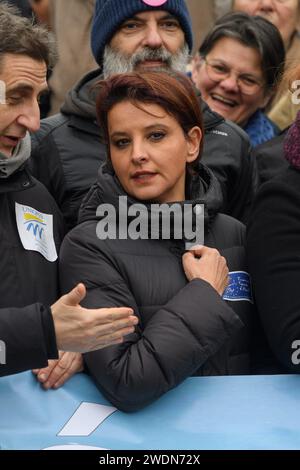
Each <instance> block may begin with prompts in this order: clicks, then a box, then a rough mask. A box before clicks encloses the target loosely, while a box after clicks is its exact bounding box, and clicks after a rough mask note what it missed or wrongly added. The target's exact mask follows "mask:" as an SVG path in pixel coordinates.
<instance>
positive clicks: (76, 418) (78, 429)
mask: <svg viewBox="0 0 300 470" xmlns="http://www.w3.org/2000/svg"><path fill="white" fill-rule="evenodd" d="M115 411H117V408H114V407H113V406H105V405H99V404H97V403H88V402H83V403H81V405H80V406H79V407H78V408H77V410H76V411H75V413H74V414H73V416H72V417H71V418H70V420H69V421H68V422H67V424H66V425H65V426H64V427H63V429H62V430H61V431H60V432H59V433H58V436H77V437H78V436H89V435H90V434H92V433H93V432H94V431H95V430H96V429H97V427H98V426H100V424H101V423H103V421H104V420H105V419H106V418H108V417H109V416H110V415H112V414H113V413H114V412H115Z"/></svg>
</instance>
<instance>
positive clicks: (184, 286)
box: [60, 166, 253, 411]
mask: <svg viewBox="0 0 300 470" xmlns="http://www.w3.org/2000/svg"><path fill="white" fill-rule="evenodd" d="M195 184H196V186H195V187H194V197H193V200H194V202H196V200H197V201H198V202H199V200H200V201H202V202H204V203H206V209H207V215H206V236H205V242H206V244H207V245H208V246H211V247H217V248H218V249H219V250H220V251H221V253H222V254H223V255H224V256H225V257H226V259H227V262H228V265H229V269H230V271H239V270H244V269H245V265H244V256H245V253H244V247H243V244H244V226H243V225H242V224H241V223H240V222H238V221H236V220H234V219H232V218H230V217H228V216H225V215H219V214H217V212H218V209H219V206H220V203H221V198H222V196H221V194H220V193H219V191H220V189H219V185H218V183H217V181H216V180H215V179H214V177H213V175H212V173H211V172H210V171H209V170H207V169H205V167H202V169H201V171H200V173H199V176H198V177H197V178H196V181H195ZM121 195H124V192H123V189H122V188H121V186H120V185H119V184H118V182H117V180H116V178H115V177H114V176H113V175H112V174H111V173H110V171H109V170H108V169H107V167H105V166H103V167H102V168H101V169H100V170H99V179H98V183H97V184H96V185H95V186H94V187H93V188H92V189H91V190H90V192H89V194H88V195H87V197H86V198H85V200H84V202H83V206H82V210H81V215H80V220H81V224H80V225H78V226H77V227H76V228H75V229H73V230H72V231H71V232H70V233H69V234H68V235H67V237H66V238H65V240H64V243H63V245H62V250H61V266H60V279H61V283H62V289H63V290H64V291H67V290H68V289H69V288H70V286H72V285H73V284H74V283H76V282H78V281H82V282H84V283H85V285H86V286H87V297H86V299H85V301H84V304H85V305H86V306H88V307H96V306H97V307H112V306H118V307H120V306H123V307H124V306H128V307H131V308H133V310H134V311H135V314H136V315H137V316H138V317H139V319H140V323H139V325H138V327H137V328H136V331H135V333H133V334H131V335H129V336H128V337H126V338H125V340H124V343H123V344H120V345H117V346H112V347H109V348H107V349H104V350H101V351H97V352H95V353H90V354H86V355H85V362H86V365H87V367H88V369H89V371H90V373H91V374H92V376H93V377H94V379H95V381H96V384H97V385H98V386H99V388H100V390H101V391H102V392H103V393H104V394H105V395H106V397H107V398H108V399H109V400H110V401H111V402H112V403H113V404H114V405H115V406H117V407H118V408H120V409H122V410H125V411H134V410H137V409H139V408H141V407H143V406H145V405H147V404H148V403H151V402H152V401H153V400H155V399H157V398H158V397H160V396H161V395H162V394H163V393H165V392H166V391H168V390H170V389H171V388H173V387H175V386H176V385H178V384H179V383H180V382H182V381H183V380H184V379H185V378H187V377H188V376H190V375H193V374H195V375H220V374H229V373H232V374H234V373H243V374H244V373H248V372H249V336H250V330H251V323H252V319H253V316H252V305H251V303H249V302H246V301H240V302H231V303H230V302H226V301H224V300H222V298H221V297H220V296H219V294H218V293H217V292H216V291H215V289H214V288H213V287H212V286H211V285H210V284H208V283H207V282H206V281H203V280H201V279H196V280H193V281H192V282H188V281H187V279H186V277H185V274H184V271H183V267H182V254H183V253H184V251H185V246H184V242H183V240H174V239H170V240H162V239H159V240H141V239H139V240H135V241H134V240H130V239H127V240H121V239H116V240H100V239H98V238H97V236H96V228H97V223H98V222H99V220H101V217H96V209H97V207H98V205H99V204H102V203H109V204H113V205H114V207H116V208H118V201H119V196H121ZM196 197H197V199H196ZM132 202H133V201H131V202H130V203H132Z"/></svg>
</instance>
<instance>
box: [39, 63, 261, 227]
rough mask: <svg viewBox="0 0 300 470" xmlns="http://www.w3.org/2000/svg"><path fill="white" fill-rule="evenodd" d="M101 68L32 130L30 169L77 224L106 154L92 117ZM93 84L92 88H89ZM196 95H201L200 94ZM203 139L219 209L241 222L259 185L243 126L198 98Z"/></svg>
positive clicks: (71, 221) (70, 220)
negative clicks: (216, 184) (218, 190)
mask: <svg viewBox="0 0 300 470" xmlns="http://www.w3.org/2000/svg"><path fill="white" fill-rule="evenodd" d="M100 76H101V70H96V71H94V72H91V73H90V74H88V75H86V76H85V77H84V78H83V79H82V81H80V82H79V84H78V85H77V86H76V87H75V88H74V89H73V90H71V91H70V93H69V95H68V96H67V99H66V102H65V104H64V106H63V107H62V112H61V113H60V114H57V115H55V116H53V117H50V118H48V119H45V120H43V121H42V124H41V129H40V130H39V131H38V132H37V133H35V134H34V135H33V136H32V146H33V151H32V156H31V170H32V172H33V174H34V175H35V176H36V178H37V179H38V180H39V181H41V182H42V183H44V185H45V186H46V187H47V188H48V190H49V191H50V193H51V194H52V196H53V197H54V198H55V200H56V202H57V204H58V206H59V208H60V209H61V211H62V212H63V214H64V217H65V220H66V222H67V224H68V226H69V227H73V226H74V225H76V222H77V217H78V210H79V207H80V204H81V201H82V198H83V196H84V195H85V194H86V193H87V192H88V190H89V189H90V187H91V185H92V184H93V183H94V182H95V180H96V178H97V171H98V169H99V166H100V165H101V163H103V162H104V161H105V159H106V147H105V145H104V144H103V142H102V141H101V137H100V130H99V127H98V125H97V122H96V109H95V101H96V91H95V89H93V86H94V85H95V84H96V83H97V82H98V81H99V79H100ZM91 90H92V91H91ZM199 99H200V98H199ZM202 111H203V117H204V127H205V144H204V151H203V156H202V161H203V163H204V164H205V165H207V166H208V167H209V168H210V169H211V170H212V171H213V172H214V174H215V176H216V177H217V178H218V180H219V182H220V183H221V187H222V193H223V200H222V212H224V213H226V214H228V215H231V216H232V217H235V218H237V219H239V220H242V221H243V222H245V221H246V220H247V216H248V211H249V208H250V206H251V203H252V199H253V196H254V192H255V190H256V185H257V172H256V166H255V160H254V159H253V158H252V157H251V156H250V154H249V140H248V137H247V135H246V134H245V133H244V131H243V130H242V129H241V128H240V127H238V126H236V125H235V124H233V123H231V122H229V121H225V120H224V119H223V118H222V117H221V116H219V115H218V114H216V113H214V112H213V111H211V110H210V109H209V108H208V106H207V105H206V104H204V103H202Z"/></svg>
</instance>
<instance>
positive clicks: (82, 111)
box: [61, 68, 225, 132]
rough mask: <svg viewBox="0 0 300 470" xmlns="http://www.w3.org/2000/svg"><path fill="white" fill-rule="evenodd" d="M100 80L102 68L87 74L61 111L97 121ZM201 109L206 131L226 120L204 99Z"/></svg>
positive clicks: (199, 95)
mask: <svg viewBox="0 0 300 470" xmlns="http://www.w3.org/2000/svg"><path fill="white" fill-rule="evenodd" d="M99 80H101V68H99V69H96V70H93V71H92V72H89V73H88V74H86V75H85V76H84V77H83V78H82V79H81V80H80V81H79V82H78V83H77V84H76V85H75V86H74V87H73V88H72V89H71V90H70V91H69V92H68V94H67V95H66V99H65V102H64V104H63V105H62V107H61V112H62V113H64V114H67V115H74V116H78V117H81V118H84V119H89V120H92V121H96V120H97V115H96V106H95V103H96V97H97V88H95V85H96V84H97V82H98V81H99ZM196 92H197V96H198V97H199V99H201V94H200V92H199V91H198V90H196ZM201 110H202V114H203V122H204V131H205V132H209V131H210V130H212V129H214V128H215V127H216V126H218V125H219V124H221V123H222V122H224V121H225V119H224V118H223V117H222V116H220V115H219V114H217V113H215V112H214V111H212V110H211V109H210V108H209V106H208V105H207V104H206V103H205V102H204V101H203V100H202V99H201Z"/></svg>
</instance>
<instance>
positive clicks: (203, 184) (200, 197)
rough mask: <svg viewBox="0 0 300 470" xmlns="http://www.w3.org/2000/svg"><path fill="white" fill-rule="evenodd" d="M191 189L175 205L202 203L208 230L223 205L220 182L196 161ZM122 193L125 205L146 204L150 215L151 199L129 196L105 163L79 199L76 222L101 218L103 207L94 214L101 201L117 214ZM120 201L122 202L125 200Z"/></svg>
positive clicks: (181, 206)
mask: <svg viewBox="0 0 300 470" xmlns="http://www.w3.org/2000/svg"><path fill="white" fill-rule="evenodd" d="M190 193H191V199H190V200H188V201H183V202H179V203H177V204H176V207H177V208H178V210H179V211H180V213H181V214H182V209H183V206H185V205H188V207H189V208H191V209H194V208H195V206H197V205H198V204H204V217H205V219H204V223H205V232H207V231H209V227H210V225H211V223H212V222H213V220H214V218H215V216H216V215H217V213H218V212H219V211H220V208H221V206H222V191H221V187H220V184H219V182H218V180H217V179H216V178H215V176H214V175H213V173H212V172H211V171H210V170H209V169H208V168H207V167H205V166H204V165H202V164H200V165H199V168H198V172H197V174H196V175H195V176H194V177H193V178H192V181H191V185H190ZM125 196H126V197H127V199H126V203H127V208H126V209H128V208H129V207H131V206H132V205H133V204H142V205H143V206H144V207H145V208H147V211H146V214H147V217H149V214H150V213H151V211H152V207H153V206H151V210H150V205H151V203H150V202H149V201H148V202H145V201H138V200H136V199H134V198H133V197H131V196H128V195H127V194H126V192H125V191H124V189H123V188H122V186H121V184H120V182H119V180H118V178H117V177H116V175H115V173H114V171H113V169H112V168H111V165H109V164H108V163H104V164H103V165H102V166H101V167H100V169H99V172H98V180H97V182H96V183H95V184H94V185H93V186H92V187H91V189H90V191H89V192H88V194H87V195H86V197H85V198H84V200H83V202H82V205H81V208H80V211H79V218H78V222H79V223H82V222H86V221H88V220H101V219H102V218H103V217H104V215H102V214H103V213H104V212H105V211H103V212H101V215H99V212H98V214H97V209H98V208H99V206H100V205H104V204H109V205H112V206H113V207H114V208H115V211H116V213H117V214H119V211H120V210H122V209H120V198H122V199H123V197H125ZM123 201H124V199H123ZM123 201H122V204H123V203H124V202H123ZM173 204H174V203H172V204H167V205H166V206H170V205H172V207H174V205H173ZM104 207H105V206H104ZM196 213H197V212H196V211H194V210H192V214H193V228H194V226H195V218H196V215H195V214H196ZM135 216H136V214H135ZM174 217H175V216H174ZM129 222H130V215H128V223H129ZM149 227H150V225H149Z"/></svg>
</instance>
